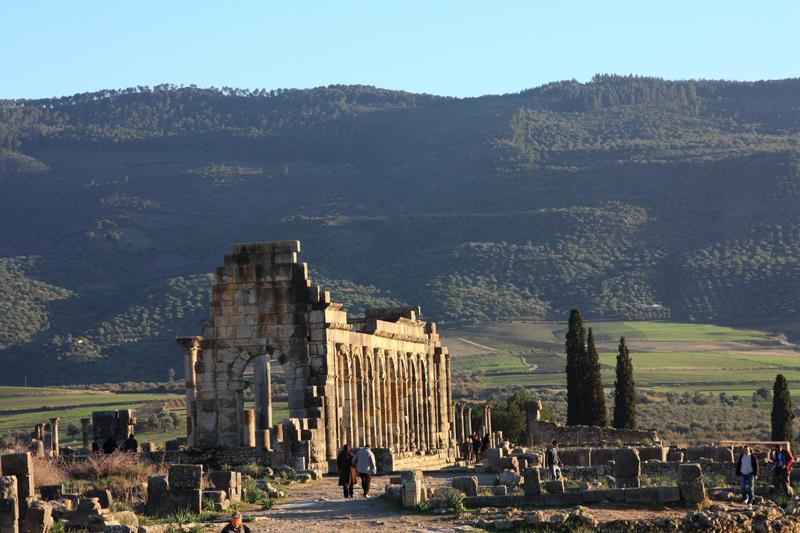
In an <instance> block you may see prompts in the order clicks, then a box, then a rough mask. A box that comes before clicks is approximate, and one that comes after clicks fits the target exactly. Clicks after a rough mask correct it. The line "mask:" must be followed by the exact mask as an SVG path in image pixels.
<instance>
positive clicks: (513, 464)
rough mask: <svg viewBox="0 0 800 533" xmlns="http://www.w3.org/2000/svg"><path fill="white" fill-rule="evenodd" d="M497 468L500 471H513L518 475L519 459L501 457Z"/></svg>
mask: <svg viewBox="0 0 800 533" xmlns="http://www.w3.org/2000/svg"><path fill="white" fill-rule="evenodd" d="M499 466H500V468H501V469H502V470H513V471H514V472H516V473H517V474H519V472H520V469H519V459H517V458H516V457H514V456H509V457H503V458H502V459H500V464H499Z"/></svg>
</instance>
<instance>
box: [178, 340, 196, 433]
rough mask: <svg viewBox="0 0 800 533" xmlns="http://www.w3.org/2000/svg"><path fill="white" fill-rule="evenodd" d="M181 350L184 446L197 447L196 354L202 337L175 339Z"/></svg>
mask: <svg viewBox="0 0 800 533" xmlns="http://www.w3.org/2000/svg"><path fill="white" fill-rule="evenodd" d="M175 340H176V341H177V342H178V344H179V345H180V347H181V349H183V363H184V367H183V371H184V375H185V376H186V389H185V390H186V444H187V445H188V447H190V448H191V447H194V446H196V445H197V443H196V442H195V440H196V439H195V427H196V426H197V375H196V373H195V366H196V365H197V352H198V351H199V350H200V341H202V337H178V338H177V339H175Z"/></svg>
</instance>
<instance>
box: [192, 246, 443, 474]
mask: <svg viewBox="0 0 800 533" xmlns="http://www.w3.org/2000/svg"><path fill="white" fill-rule="evenodd" d="M299 252H300V243H299V242H298V241H285V242H273V243H255V244H237V245H235V246H234V248H233V254H232V255H229V256H226V257H225V263H224V266H223V267H221V268H219V269H218V270H217V272H216V281H215V284H214V289H213V292H212V303H211V320H210V321H206V322H205V323H204V324H203V327H202V336H200V337H186V338H181V339H179V343H180V344H181V345H182V346H183V348H184V350H185V352H186V360H187V365H186V367H187V380H186V381H187V418H188V420H187V422H188V427H189V435H188V442H189V445H190V446H193V447H198V448H212V447H226V448H232V447H241V446H254V445H255V442H254V440H253V439H254V438H253V430H252V427H248V426H250V425H251V424H254V423H255V424H256V425H260V426H263V425H264V424H263V422H261V423H259V420H261V419H262V417H260V416H256V417H255V418H254V417H253V413H252V412H250V413H245V410H244V409H243V407H244V397H243V392H244V389H245V386H246V383H245V381H244V379H243V373H244V371H245V367H246V366H247V364H248V362H250V361H251V360H252V359H254V358H259V357H264V356H267V357H271V358H272V360H277V361H279V362H280V363H281V365H282V366H283V371H284V376H285V379H286V386H287V389H288V396H289V416H290V417H291V420H290V421H289V422H291V423H290V424H283V425H282V427H281V428H278V427H275V428H268V427H256V428H255V434H256V435H260V438H258V437H257V438H256V439H255V440H256V441H258V442H259V445H263V446H265V447H269V440H270V439H269V434H271V435H272V436H273V439H274V438H275V436H276V435H278V438H280V439H282V440H283V441H286V442H290V441H293V442H295V443H297V442H301V443H307V445H306V446H305V447H303V446H300V447H299V449H300V452H298V453H293V455H300V456H305V458H306V460H307V461H309V462H310V463H312V464H314V463H323V462H327V461H329V460H333V459H335V457H336V453H337V450H338V449H339V448H340V447H341V446H342V445H343V444H345V443H347V444H350V445H351V446H361V445H363V444H370V445H371V446H372V447H373V448H385V449H388V450H390V451H391V452H393V453H398V454H402V453H404V452H429V451H433V450H449V449H451V448H453V437H454V433H453V427H452V424H451V413H452V412H453V406H452V400H451V381H450V355H449V353H448V351H447V348H446V347H444V346H442V344H441V342H440V339H439V335H438V334H437V332H436V325H435V324H433V323H426V322H424V321H422V320H419V318H418V317H419V308H414V307H406V308H397V309H374V310H367V312H366V313H365V315H364V316H363V317H358V318H349V317H348V316H347V313H346V312H345V311H344V310H343V309H342V305H341V304H336V303H332V302H331V298H330V293H328V292H327V291H323V290H321V289H320V288H319V287H318V286H316V285H313V284H312V282H311V280H310V279H309V276H308V267H307V265H306V264H305V263H300V262H298V253H299ZM256 368H259V366H258V365H256ZM262 368H263V366H262ZM259 379H261V376H257V377H256V381H258V380H259ZM262 396H263V395H262ZM267 400H268V399H267V398H257V399H256V411H257V412H260V411H263V405H262V409H261V410H260V409H259V402H262V401H263V402H266V401H267ZM270 418H271V416H270ZM264 419H265V420H266V419H267V418H266V417H264ZM254 420H255V422H253V421H254ZM287 428H288V429H289V431H290V432H294V433H297V434H296V435H286V432H287ZM270 430H271V431H270ZM261 432H266V433H268V434H267V435H266V436H263V434H262V433H261Z"/></svg>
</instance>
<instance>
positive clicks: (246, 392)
mask: <svg viewBox="0 0 800 533" xmlns="http://www.w3.org/2000/svg"><path fill="white" fill-rule="evenodd" d="M281 360H282V358H280V357H276V356H274V355H270V354H268V353H265V354H260V355H256V356H253V357H251V358H250V359H249V360H248V361H247V362H246V363H245V365H244V367H243V369H242V373H241V376H240V377H239V380H240V382H241V383H242V391H241V395H240V398H239V404H240V411H242V412H243V418H242V421H243V424H242V426H243V444H244V445H245V446H255V447H257V448H269V447H271V446H270V445H271V443H272V441H273V440H275V429H273V428H274V427H275V426H276V425H278V424H280V423H281V421H282V420H284V419H286V418H289V395H288V391H287V387H286V378H285V372H284V367H283V365H282V364H281ZM249 412H252V425H253V427H252V428H250V427H249V423H250V419H249V417H250V416H251V415H249ZM251 432H253V434H254V437H253V438H252V441H251V438H250V437H249V434H250V433H251ZM253 441H254V442H253Z"/></svg>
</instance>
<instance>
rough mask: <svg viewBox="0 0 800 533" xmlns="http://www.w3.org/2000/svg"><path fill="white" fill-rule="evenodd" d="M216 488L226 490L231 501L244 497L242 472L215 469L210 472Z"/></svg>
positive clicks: (209, 475) (210, 477)
mask: <svg viewBox="0 0 800 533" xmlns="http://www.w3.org/2000/svg"><path fill="white" fill-rule="evenodd" d="M208 477H209V479H210V480H211V483H212V484H213V485H214V488H216V489H218V490H224V491H225V493H226V494H227V495H228V499H229V500H230V501H231V502H238V501H241V499H242V473H241V472H222V471H213V472H210V473H209V474H208Z"/></svg>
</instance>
